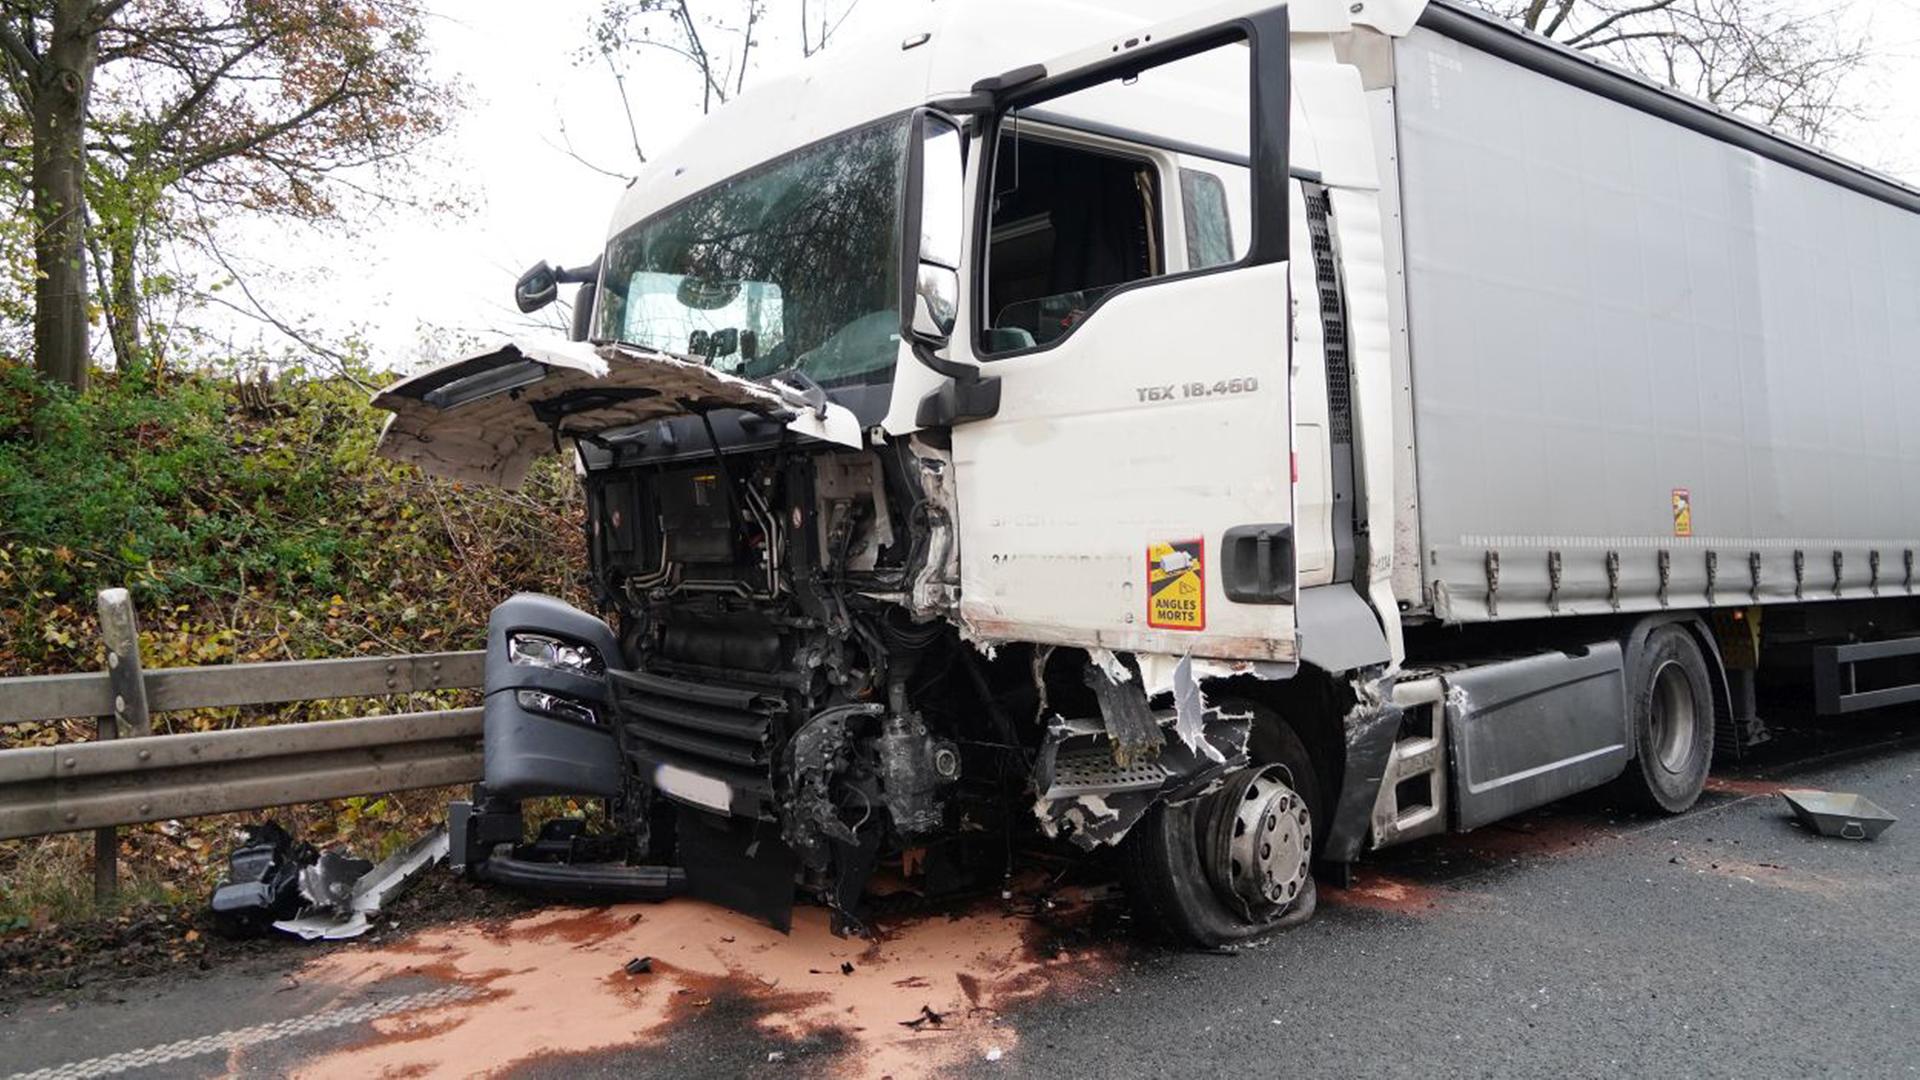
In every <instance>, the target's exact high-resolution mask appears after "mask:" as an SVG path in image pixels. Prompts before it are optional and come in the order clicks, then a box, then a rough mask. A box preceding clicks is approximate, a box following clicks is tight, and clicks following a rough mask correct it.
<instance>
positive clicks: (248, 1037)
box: [7, 985, 480, 1080]
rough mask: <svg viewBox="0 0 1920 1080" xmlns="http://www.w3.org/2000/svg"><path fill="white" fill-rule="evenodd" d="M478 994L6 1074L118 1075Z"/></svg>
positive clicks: (373, 1007) (348, 1010)
mask: <svg viewBox="0 0 1920 1080" xmlns="http://www.w3.org/2000/svg"><path fill="white" fill-rule="evenodd" d="M479 994H480V990H479V989H478V988H477V987H472V986H457V985H456V986H443V987H441V988H440V989H438V990H428V991H425V992H424V993H419V994H402V995H401V996H399V997H391V998H384V999H382V1000H378V1001H363V1002H361V1003H360V1004H358V1005H348V1006H346V1007H345V1008H340V1009H329V1010H327V1011H325V1012H317V1013H309V1014H308V1015H306V1016H295V1017H290V1018H288V1019H286V1020H275V1021H273V1022H272V1023H270V1024H255V1025H254V1026H253V1027H244V1028H235V1029H233V1030H231V1031H222V1032H217V1033H215V1034H212V1035H202V1036H200V1037H198V1038H194V1039H181V1040H179V1041H177V1042H170V1043H162V1044H160V1045H159V1046H149V1047H147V1048H146V1049H143V1050H127V1051H123V1052H121V1053H118V1054H108V1055H107V1056H105V1057H97V1058H88V1059H87V1060H85V1061H75V1062H71V1063H69V1064H66V1065H53V1066H49V1067H48V1068H44V1069H35V1070H34V1071H33V1072H26V1073H14V1074H13V1075H12V1076H10V1077H8V1078H7V1080H87V1078H90V1077H95V1076H118V1075H120V1074H121V1073H124V1072H127V1071H129V1070H131V1069H145V1068H151V1067H152V1066H155V1065H165V1064H167V1063H169V1062H174V1061H182V1060H184V1059H186V1058H193V1057H200V1056H202V1055H205V1054H218V1053H222V1052H225V1051H228V1050H235V1049H238V1048H240V1047H242V1046H257V1045H259V1044H261V1043H270V1042H275V1041H278V1040H280V1039H290V1038H293V1037H294V1036H296V1035H311V1034H313V1033H315V1032H319V1031H331V1030H333V1029H335V1028H343V1027H349V1026H352V1025H354V1024H364V1023H367V1022H368V1021H371V1020H377V1019H379V1018H380V1017H383V1016H392V1015H394V1014H395V1013H403V1012H412V1011H413V1010H415V1009H431V1008H434V1007H436V1006H440V1005H450V1004H452V1003H453V1002H456V1001H464V1000H466V999H467V998H471V997H476V996H478V995H479Z"/></svg>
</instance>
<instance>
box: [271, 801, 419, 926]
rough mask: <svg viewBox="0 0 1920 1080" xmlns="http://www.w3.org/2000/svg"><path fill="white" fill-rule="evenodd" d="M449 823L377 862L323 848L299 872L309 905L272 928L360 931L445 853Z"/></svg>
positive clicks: (302, 890) (302, 888) (304, 894)
mask: <svg viewBox="0 0 1920 1080" xmlns="http://www.w3.org/2000/svg"><path fill="white" fill-rule="evenodd" d="M447 851H448V840H447V827H446V826H445V825H438V826H435V827H434V829H433V830H432V831H431V832H429V833H427V834H426V835H425V836H422V837H421V838H420V839H418V840H415V841H414V842H413V843H411V844H408V845H407V846H406V847H404V848H401V849H400V850H399V851H396V852H394V853H393V854H392V855H389V856H388V857H387V858H386V859H384V860H383V861H381V863H380V865H378V866H375V865H373V864H372V863H369V862H367V861H366V860H365V859H356V858H353V857H351V856H347V855H342V854H339V853H337V852H333V851H328V852H324V853H323V854H321V856H320V857H319V859H317V860H316V861H315V863H314V864H313V865H312V866H309V867H306V868H305V869H303V870H302V871H301V872H300V892H301V894H302V895H303V896H304V897H305V898H306V900H307V903H308V906H307V907H305V908H303V909H301V911H300V914H299V916H298V917H296V918H292V919H282V920H280V921H279V922H276V923H274V924H273V927H274V929H276V930H281V931H285V932H286V933H289V934H293V935H295V936H297V937H302V938H305V939H307V940H308V941H312V940H315V939H316V938H318V939H324V940H327V941H339V940H342V939H344V938H352V937H359V936H360V935H361V934H364V933H366V932H367V930H368V929H369V928H370V927H371V926H372V925H373V924H372V922H371V921H370V920H371V917H372V916H374V915H378V914H379V913H380V908H381V905H383V904H384V903H386V902H387V901H388V900H389V899H391V898H393V897H395V896H398V895H399V894H400V892H401V891H402V890H403V889H405V888H406V887H407V886H408V885H409V884H411V883H412V882H413V881H414V879H415V878H417V877H419V876H420V875H421V874H422V873H424V872H425V871H426V870H427V869H428V868H429V867H431V866H433V865H434V864H436V863H438V862H440V861H442V860H443V859H445V858H446V857H447Z"/></svg>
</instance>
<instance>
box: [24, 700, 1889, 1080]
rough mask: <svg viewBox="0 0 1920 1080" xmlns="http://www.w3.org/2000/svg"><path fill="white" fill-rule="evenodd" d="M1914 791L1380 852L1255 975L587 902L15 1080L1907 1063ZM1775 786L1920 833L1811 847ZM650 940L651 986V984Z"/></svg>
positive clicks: (1769, 1070) (63, 1048) (95, 1022)
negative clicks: (642, 958)
mask: <svg viewBox="0 0 1920 1080" xmlns="http://www.w3.org/2000/svg"><path fill="white" fill-rule="evenodd" d="M1916 776H1920V742H1917V741H1915V740H1914V739H1912V738H1910V737H1905V736H1903V735H1902V734H1901V730H1900V725H1898V724H1897V723H1894V722H1890V721H1880V722H1877V723H1872V724H1868V725H1866V726H1864V727H1862V728H1860V729H1859V730H1858V731H1857V732H1856V733H1854V734H1851V735H1849V736H1848V737H1846V738H1844V739H1842V740H1840V743H1839V744H1838V746H1837V748H1836V745H1835V744H1833V743H1825V744H1821V745H1818V746H1814V747H1805V746H1803V747H1801V748H1800V749H1799V750H1797V751H1793V752H1791V753H1783V752H1780V751H1776V752H1775V755H1774V757H1773V759H1772V760H1771V761H1763V762H1762V764H1761V765H1760V766H1759V767H1757V768H1754V767H1749V768H1747V769H1745V770H1738V771H1736V772H1735V773H1734V775H1733V776H1732V777H1730V778H1725V779H1721V780H1718V781H1716V783H1715V785H1714V789H1713V790H1712V791H1710V792H1709V794H1708V796H1707V797H1706V798H1705V799H1704V800H1703V801H1702V804H1701V806H1700V807H1699V808H1697V809H1696V810H1695V811H1693V812H1692V813H1690V814H1688V815H1685V816H1683V817H1680V818H1675V819H1659V820H1654V819H1644V818H1633V817H1627V816H1621V815H1616V814H1613V813H1612V812H1610V811H1609V810H1608V809H1607V808H1606V807H1605V806H1604V805H1603V804H1600V803H1598V802H1590V803H1587V804H1585V805H1572V806H1562V807H1557V808H1553V809H1551V810H1548V811H1545V812H1542V813H1538V814H1534V815H1529V816H1527V817H1525V818H1524V819H1522V820H1520V821H1518V822H1515V823H1510V824H1505V825H1501V826H1495V827H1493V828H1491V829H1488V830H1482V831H1481V832H1479V833H1474V834H1469V835H1467V836H1458V837H1448V838H1445V839H1441V840H1436V841H1429V842H1424V843H1420V844H1416V845H1413V846H1411V847H1409V848H1406V849H1403V850H1401V851H1399V852H1396V853H1388V854H1386V855H1384V856H1382V857H1379V858H1377V859H1376V860H1375V861H1374V862H1373V863H1372V864H1371V865H1370V866H1369V867H1368V869H1367V871H1366V873H1364V874H1363V875H1361V876H1360V877H1359V878H1358V879H1357V880H1356V882H1355V883H1354V886H1353V887H1352V888H1350V889H1347V890H1336V889H1332V888H1325V887H1323V889H1322V896H1323V903H1322V910H1321V914H1320V915H1319V917H1317V918H1316V919H1315V920H1314V921H1313V922H1312V923H1310V924H1309V925H1308V926H1306V927H1304V928H1302V929H1300V930H1297V931H1294V932H1293V933H1290V934H1287V935H1283V936H1281V937H1279V938H1277V939H1275V940H1273V941H1271V942H1269V943H1266V944H1265V945H1263V946H1260V947H1257V948H1250V949H1245V950H1242V951H1240V952H1238V953H1235V954H1232V955H1210V954H1197V953H1185V952H1178V951H1172V950H1167V949H1162V948H1159V947H1152V946H1141V945H1137V944H1133V943H1131V941H1130V940H1129V939H1128V938H1127V936H1126V935H1125V934H1124V932H1123V930H1121V929H1119V928H1117V927H1116V926H1114V925H1113V924H1114V923H1115V922H1116V920H1115V919H1114V918H1111V917H1104V916H1103V914H1102V913H1106V915H1109V916H1110V915H1111V912H1112V911H1113V909H1114V905H1113V904H1112V903H1111V902H1110V901H1108V900H1105V899H1103V897H1104V896H1105V895H1106V892H1105V890H1102V889H1100V888H1098V887H1095V888H1093V889H1092V890H1091V891H1090V892H1089V891H1081V892H1078V893H1075V894H1074V896H1075V897H1077V898H1078V900H1077V901H1076V900H1075V899H1073V898H1072V897H1063V898H1062V899H1061V901H1060V903H1061V907H1062V910H1070V911H1077V912H1080V913H1082V914H1084V915H1086V917H1085V918H1082V919H1081V920H1080V921H1079V922H1078V923H1075V922H1072V921H1071V920H1069V921H1067V922H1064V923H1060V924H1057V925H1056V924H1055V923H1053V922H1047V923H1046V924H1045V928H1044V929H1041V930H1036V927H1039V926H1041V924H1040V923H1037V922H1035V921H1034V920H1032V919H1026V918H1010V917H1008V916H1007V915H1006V914H1005V913H1004V911H1003V910H1001V909H999V908H997V907H996V908H993V909H992V910H986V909H983V910H982V911H980V912H976V913H975V914H972V915H969V916H966V917H963V918H949V919H937V920H930V921H927V922H923V923H920V924H916V925H910V926H903V927H900V928H897V929H896V931H895V933H894V934H893V935H892V936H890V937H889V938H888V939H887V940H885V941H883V942H882V943H880V944H879V945H876V946H866V945H862V944H860V943H848V942H839V941H836V940H835V939H832V938H830V937H827V936H825V935H824V933H823V932H816V931H817V928H815V931H810V930H808V929H807V928H806V927H801V928H798V929H796V932H795V934H794V935H793V937H791V938H779V937H777V936H774V935H771V934H770V933H769V932H766V931H764V930H761V929H759V928H757V927H755V926H754V925H753V924H751V923H750V922H749V921H747V920H744V919H740V918H738V917H736V916H733V915H731V914H728V913H721V912H714V911H712V910H710V909H702V908H697V907H687V906H682V907H681V908H677V909H658V908H646V909H639V908H635V909H626V908H613V909H595V910H587V911H566V910H562V911H556V912H552V913H545V914H542V915H537V916H534V917H533V918H532V919H530V920H528V921H526V922H525V923H516V924H514V925H512V926H500V925H494V926H492V927H485V928H482V927H456V928H453V929H450V930H443V931H432V932H427V933H423V934H421V935H419V936H418V937H417V938H414V939H406V940H402V941H400V942H399V943H398V944H396V943H395V942H394V941H393V940H392V939H391V938H390V939H389V941H388V942H387V943H384V944H380V945H369V946H367V947H365V948H364V949H349V950H343V951H339V952H336V953H333V954H331V955H330V956H328V957H327V958H325V959H323V960H319V961H314V962H311V963H308V964H305V965H299V964H297V961H299V960H300V959H302V954H299V953H288V954H286V955H285V957H284V958H276V959H274V960H271V961H268V962H264V963H259V964H251V965H235V966H231V967H228V968H225V969H221V970H218V971H215V972H212V973H208V974H205V975H202V976H200V977H197V978H193V979H189V980H185V981H180V980H175V981H173V982H170V983H164V984H162V983H132V984H128V985H126V986H124V987H120V988H118V989H117V990H116V992H114V993H111V994H108V995H104V996H102V998H101V999H99V1000H88V1001H82V1002H48V1001H30V1002H27V1003H25V1004H23V1005H20V1006H17V1007H15V1009H14V1010H13V1012H12V1014H11V1015H4V1016H0V1074H5V1073H15V1072H21V1073H32V1072H33V1071H35V1070H43V1069H56V1070H57V1071H55V1072H50V1073H42V1075H58V1076H88V1075H106V1074H107V1072H108V1070H117V1071H116V1074H118V1075H133V1076H215V1075H285V1074H293V1073H304V1074H311V1075H352V1076H367V1075H382V1074H385V1075H449V1076H461V1075H472V1074H476V1073H483V1072H494V1073H504V1074H509V1075H516V1076H555V1077H560V1076H567V1077H572V1076H616V1075H617V1076H674V1077H698V1076H739V1075H743V1074H750V1075H766V1076H811V1075H868V1076H885V1075H893V1076H904V1075H917V1074H921V1073H926V1072H933V1071H938V1072H946V1073H951V1074H956V1075H978V1076H1002V1075H1048V1076H1094V1075H1101V1076H1106V1075H1157V1074H1174V1073H1178V1074H1189V1075H1243V1076H1272V1075H1279V1074H1281V1073H1287V1074H1295V1075H1310V1076H1311V1075H1349V1074H1367V1075H1422V1076H1431V1075H1446V1074H1464V1075H1474V1076H1539V1075H1557V1076H1595V1075H1654V1074H1657V1075H1662V1076H1695V1075H1702V1076H1704V1075H1713V1076H1733V1075H1753V1074H1762V1073H1764V1074H1768V1075H1784V1076H1911V1075H1915V1074H1916V1073H1920V898H1916V896H1915V895H1913V887H1914V885H1915V884H1916V883H1917V882H1920V780H1917V779H1916ZM1782 785H1785V786H1813V787H1825V788H1830V789H1834V790H1843V791H1858V792H1861V793H1864V794H1867V795H1869V796H1870V797H1871V798H1873V799H1875V800H1876V801H1878V802H1880V803H1881V804H1882V805H1883V806H1885V807H1887V808H1888V809H1890V810H1892V811H1893V812H1894V813H1895V814H1898V815H1900V816H1901V817H1903V818H1905V819H1906V820H1905V823H1903V824H1901V825H1896V826H1894V828H1893V829H1892V830H1891V831H1889V832H1888V833H1887V834H1886V835H1885V836H1883V837H1882V838H1881V839H1880V840H1878V841H1876V842H1873V843H1849V842H1843V841H1836V840H1824V839H1819V838H1816V837H1814V836H1812V835H1810V834H1808V833H1806V832H1803V831H1802V830H1801V829H1800V828H1799V827H1798V826H1796V825H1794V824H1792V823H1791V822H1790V820H1789V819H1788V818H1787V816H1786V815H1785V813H1784V809H1783V807H1782V805H1781V803H1780V800H1779V799H1778V798H1776V797H1774V796H1773V795H1772V794H1771V792H1772V791H1773V790H1774V789H1776V788H1777V787H1779V786H1782ZM1016 904H1017V901H1016ZM1063 926H1064V927H1066V929H1061V927H1063ZM1087 926H1092V927H1094V928H1095V929H1093V930H1088V929H1086V927H1087ZM1076 927H1077V929H1076ZM643 949H644V950H650V951H651V952H650V955H653V956H656V957H658V958H659V963H657V964H656V970H655V971H653V972H650V973H648V974H644V975H637V976H635V975H627V974H625V973H624V972H623V971H622V969H621V962H622V959H623V958H625V957H628V956H629V955H630V954H636V953H639V952H640V951H641V950H643ZM843 962H844V963H845V965H846V967H845V968H844V969H843V968H842V967H841V964H842V963H843ZM923 1005H928V1006H929V1008H930V1009H931V1010H932V1011H933V1012H934V1013H935V1014H936V1015H937V1019H935V1020H927V1019H926V1018H925V1016H924V1015H923V1014H918V1013H917V1012H916V1010H917V1009H918V1008H919V1007H920V1006H923ZM917 1015H918V1016H920V1019H921V1020H922V1022H921V1023H919V1024H917V1025H915V1026H912V1027H909V1026H907V1024H908V1022H909V1021H910V1020H912V1019H914V1018H915V1017H916V1016H917Z"/></svg>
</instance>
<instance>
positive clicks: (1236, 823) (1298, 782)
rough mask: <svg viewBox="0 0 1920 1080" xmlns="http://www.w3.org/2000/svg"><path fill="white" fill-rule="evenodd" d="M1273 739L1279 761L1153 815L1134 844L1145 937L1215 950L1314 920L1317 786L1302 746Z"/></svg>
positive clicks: (1129, 852) (1126, 868) (1126, 865)
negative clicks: (1152, 934)
mask: <svg viewBox="0 0 1920 1080" xmlns="http://www.w3.org/2000/svg"><path fill="white" fill-rule="evenodd" d="M1274 729H1275V730H1276V731H1277V732H1278V737H1277V738H1276V739H1275V740H1273V741H1274V743H1275V745H1274V747H1273V749H1272V752H1271V754H1270V756H1271V757H1272V758H1274V759H1275V760H1271V761H1267V762H1264V763H1261V764H1254V765H1249V766H1247V767H1246V768H1243V769H1240V770H1238V771H1237V772H1235V773H1233V774H1232V775H1230V776H1229V777H1228V778H1227V780H1226V781H1225V783H1223V784H1222V785H1221V786H1220V787H1219V788H1218V789H1217V790H1215V791H1213V792H1212V793H1210V794H1208V795H1205V796H1203V797H1201V798H1198V799H1191V800H1189V801H1187V802H1183V803H1175V804H1162V805H1160V806H1156V807H1154V808H1153V809H1152V810H1151V811H1149V812H1148V813H1147V815H1146V816H1145V817H1143V818H1142V819H1141V820H1140V822H1139V823H1138V824H1136V825H1135V826H1134V827H1133V829H1132V830H1131V831H1130V832H1129V833H1128V834H1127V838H1126V840H1125V841H1123V842H1122V844H1121V866H1122V870H1123V875H1124V878H1125V883H1126V889H1127V896H1128V898H1129V900H1130V901H1131V902H1132V905H1133V909H1134V917H1135V918H1136V919H1138V920H1140V921H1141V923H1142V925H1143V928H1151V929H1155V930H1158V931H1160V932H1162V933H1165V934H1167V935H1169V936H1171V937H1174V938H1176V939H1180V940H1184V941H1187V942H1189V943H1192V944H1195V945H1200V946H1203V947H1208V948H1213V947H1218V946H1222V945H1231V944H1234V943H1236V942H1241V941H1246V940H1248V939H1250V938H1254V937H1258V936H1260V935H1262V934H1268V933H1273V932H1275V931H1279V930H1284V929H1288V928H1290V927H1293V926H1298V925H1299V924H1301V923H1303V922H1306V921H1307V919H1309V918H1310V917H1312V915H1313V911H1314V907H1315V905H1316V902H1317V894H1316V891H1315V888H1314V883H1313V873H1312V863H1313V847H1314V836H1315V829H1316V821H1315V815H1314V810H1315V808H1316V807H1318V806H1319V805H1320V792H1319V784H1318V780H1317V777H1316V776H1315V775H1314V772H1313V764H1312V760H1311V759H1310V758H1309V757H1308V756H1307V752H1306V749H1305V747H1303V746H1302V745H1301V744H1300V740H1299V738H1298V737H1296V736H1295V735H1294V734H1293V732H1292V731H1291V730H1289V729H1287V728H1286V727H1285V726H1283V725H1279V724H1275V725H1274Z"/></svg>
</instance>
